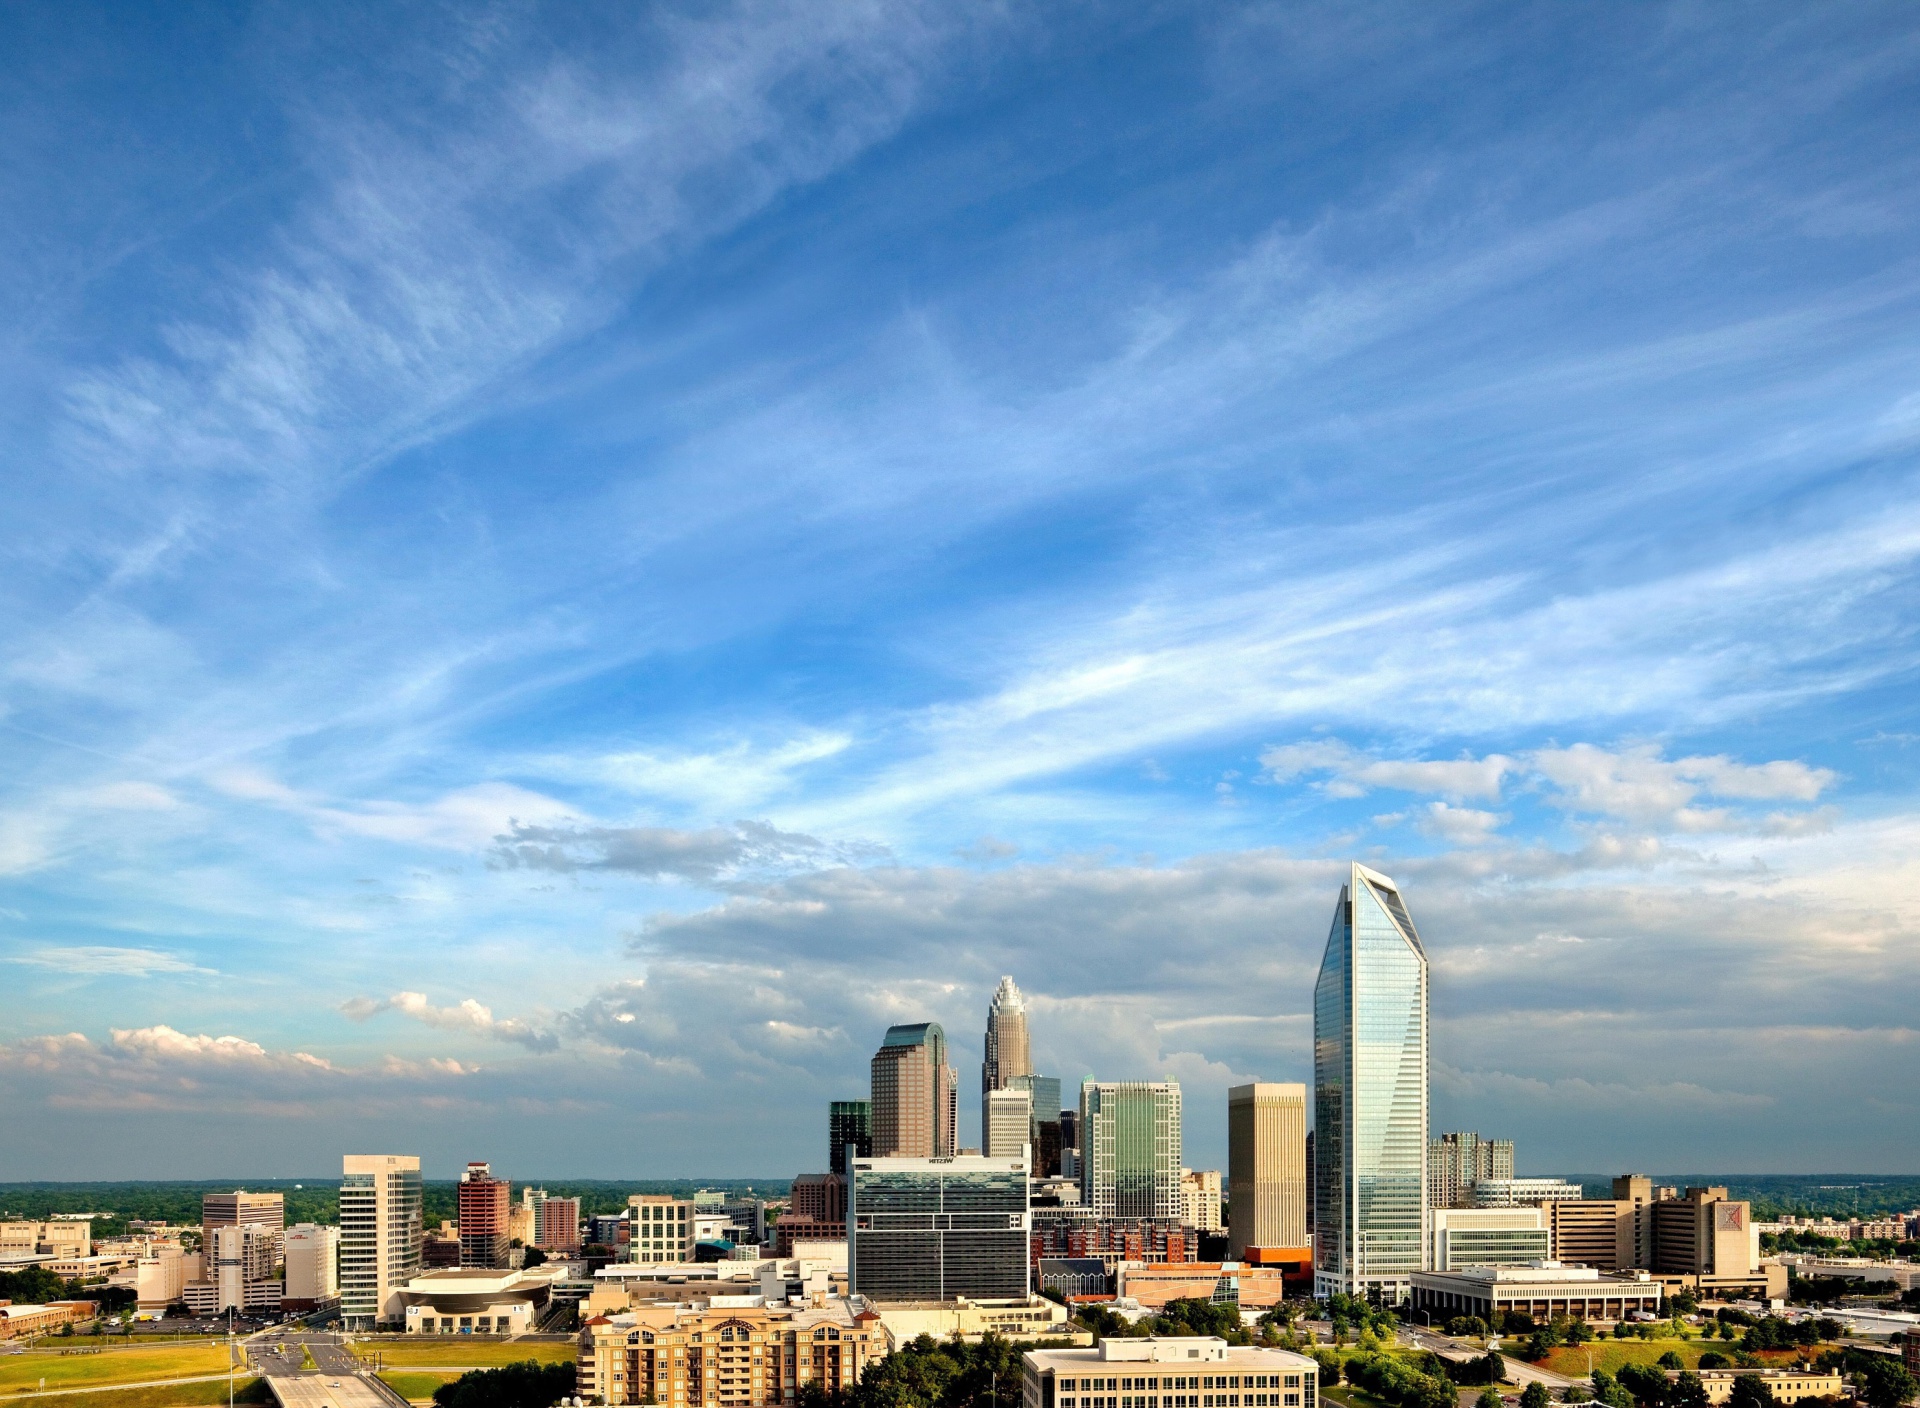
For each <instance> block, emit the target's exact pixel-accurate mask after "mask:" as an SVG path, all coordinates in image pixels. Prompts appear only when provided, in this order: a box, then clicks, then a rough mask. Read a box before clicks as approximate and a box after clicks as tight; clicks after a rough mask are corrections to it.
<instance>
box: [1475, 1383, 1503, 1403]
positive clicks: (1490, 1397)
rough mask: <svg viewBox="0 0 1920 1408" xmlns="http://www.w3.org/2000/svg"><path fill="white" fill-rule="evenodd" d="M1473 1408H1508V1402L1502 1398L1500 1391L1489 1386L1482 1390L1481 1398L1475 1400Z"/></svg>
mask: <svg viewBox="0 0 1920 1408" xmlns="http://www.w3.org/2000/svg"><path fill="white" fill-rule="evenodd" d="M1473 1408H1507V1400H1506V1399H1504V1398H1502V1397H1501V1396H1500V1390H1499V1389H1497V1388H1495V1387H1494V1386H1493V1385H1492V1384H1488V1385H1487V1386H1486V1387H1485V1388H1483V1389H1481V1390H1480V1396H1479V1397H1478V1398H1476V1399H1474V1400H1473Z"/></svg>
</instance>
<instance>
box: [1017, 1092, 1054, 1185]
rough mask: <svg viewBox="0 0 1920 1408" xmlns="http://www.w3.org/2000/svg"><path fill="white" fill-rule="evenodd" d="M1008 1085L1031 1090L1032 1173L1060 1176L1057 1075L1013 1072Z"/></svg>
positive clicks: (1037, 1176)
mask: <svg viewBox="0 0 1920 1408" xmlns="http://www.w3.org/2000/svg"><path fill="white" fill-rule="evenodd" d="M1007 1084H1008V1088H1010V1089H1013V1090H1026V1091H1030V1092H1032V1094H1033V1136H1032V1137H1033V1176H1034V1177H1035V1178H1057V1177H1059V1176H1060V1147H1061V1139H1060V1120H1061V1117H1062V1115H1063V1114H1064V1113H1065V1112H1064V1111H1063V1110H1061V1108H1060V1078H1059V1077H1058V1076H1031V1075H1029V1076H1015V1077H1014V1078H1013V1079H1012V1080H1010V1081H1009V1082H1007Z"/></svg>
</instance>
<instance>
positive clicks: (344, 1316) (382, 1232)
mask: <svg viewBox="0 0 1920 1408" xmlns="http://www.w3.org/2000/svg"><path fill="white" fill-rule="evenodd" d="M421 1212H422V1210H421V1201H420V1160H419V1158H418V1157H416V1156H414V1155H412V1154H348V1155H347V1156H346V1158H345V1159H343V1160H342V1161H341V1179H340V1318H341V1322H342V1324H343V1325H344V1327H345V1328H346V1329H348V1330H371V1329H373V1328H374V1327H375V1326H378V1325H397V1324H400V1323H402V1322H403V1321H404V1320H405V1318H406V1307H405V1306H404V1305H403V1304H402V1303H401V1299H400V1288H401V1287H402V1286H404V1285H406V1284H407V1282H409V1281H411V1280H412V1279H413V1278H414V1277H415V1276H418V1275H419V1274H420V1239H421V1237H422V1235H423V1232H424V1228H423V1226H422V1223H421Z"/></svg>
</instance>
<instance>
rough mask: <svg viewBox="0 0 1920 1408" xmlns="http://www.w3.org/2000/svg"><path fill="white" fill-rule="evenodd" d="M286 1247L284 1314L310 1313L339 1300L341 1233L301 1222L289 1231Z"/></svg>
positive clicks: (337, 1229) (287, 1232) (329, 1228)
mask: <svg viewBox="0 0 1920 1408" xmlns="http://www.w3.org/2000/svg"><path fill="white" fill-rule="evenodd" d="M283 1241H284V1243H285V1247H286V1253H285V1255H286V1266H287V1281H286V1287H285V1289H284V1290H283V1291H282V1292H281V1297H280V1308H281V1309H282V1310H285V1311H288V1312H292V1311H302V1312H305V1311H309V1310H318V1309H319V1308H320V1307H321V1306H323V1305H326V1304H329V1303H331V1302H332V1301H335V1300H338V1299H339V1298H340V1229H339V1228H338V1227H320V1226H316V1225H315V1224H313V1223H311V1222H302V1223H299V1224H298V1225H296V1226H293V1227H289V1228H288V1229H287V1230H286V1234H285V1236H284V1238H283Z"/></svg>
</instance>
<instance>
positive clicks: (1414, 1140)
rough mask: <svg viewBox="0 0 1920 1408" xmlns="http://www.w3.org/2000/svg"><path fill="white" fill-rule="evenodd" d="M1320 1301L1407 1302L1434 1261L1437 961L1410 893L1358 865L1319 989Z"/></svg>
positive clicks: (1337, 910)
mask: <svg viewBox="0 0 1920 1408" xmlns="http://www.w3.org/2000/svg"><path fill="white" fill-rule="evenodd" d="M1313 1105H1314V1113H1313V1128H1314V1136H1315V1139H1316V1141H1317V1142H1316V1143H1315V1146H1314V1158H1315V1168H1314V1295H1315V1297H1316V1298H1318V1299H1325V1298H1326V1297H1328V1296H1330V1295H1333V1294H1334V1293H1335V1292H1345V1293H1346V1294H1348V1295H1356V1296H1361V1297H1368V1296H1370V1295H1373V1294H1381V1295H1385V1296H1386V1297H1387V1298H1388V1299H1390V1300H1398V1299H1400V1298H1401V1296H1402V1295H1403V1294H1404V1293H1405V1292H1406V1291H1407V1290H1408V1288H1409V1287H1410V1286H1411V1284H1412V1277H1413V1274H1414V1273H1415V1272H1417V1271H1420V1270H1422V1269H1423V1268H1424V1266H1425V1265H1426V1255H1427V1247H1428V1243H1429V1240H1430V1236H1431V1234H1430V1231H1429V1226H1428V1219H1427V955H1426V950H1425V949H1424V948H1423V947H1422V946H1421V943H1420V935H1419V933H1418V931H1417V930H1415V928H1414V926H1413V919H1412V917H1411V916H1410V915H1409V914H1408V912H1407V907H1406V905H1405V904H1404V903H1403V902H1402V901H1401V898H1400V887H1399V886H1397V885H1396V884H1394V882H1393V881H1391V880H1389V879H1388V878H1387V877H1386V876H1384V875H1382V874H1380V873H1379V872H1377V871H1373V870H1369V869H1368V868H1367V867H1366V866H1364V865H1355V866H1353V868H1352V871H1351V873H1350V875H1349V876H1348V880H1347V883H1346V885H1344V886H1343V887H1342V888H1341V891H1340V899H1339V901H1338V903H1337V904H1336V905H1335V906H1334V912H1333V925H1332V928H1331V929H1330V930H1329V932H1328V934H1327V947H1326V952H1325V955H1324V956H1323V957H1322V959H1321V963H1320V976H1319V979H1318V981H1317V982H1316V983H1315V985H1314V991H1313Z"/></svg>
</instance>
